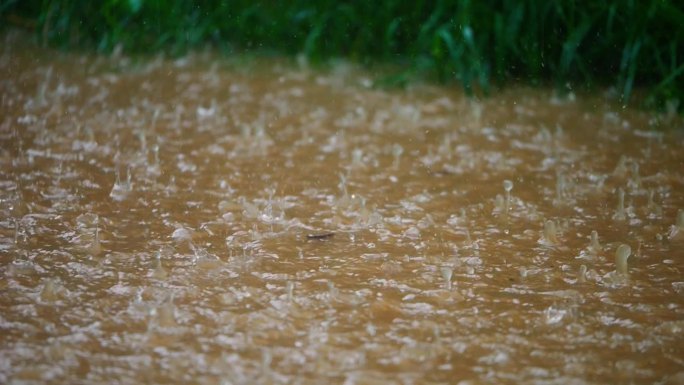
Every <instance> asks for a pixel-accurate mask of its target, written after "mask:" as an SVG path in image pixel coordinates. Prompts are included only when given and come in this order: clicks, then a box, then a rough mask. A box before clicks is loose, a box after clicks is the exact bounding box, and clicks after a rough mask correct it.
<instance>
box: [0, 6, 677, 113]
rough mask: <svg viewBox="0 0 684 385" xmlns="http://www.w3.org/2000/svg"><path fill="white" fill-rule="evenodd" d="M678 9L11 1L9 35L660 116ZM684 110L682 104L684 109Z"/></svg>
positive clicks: (672, 93) (6, 21)
mask: <svg viewBox="0 0 684 385" xmlns="http://www.w3.org/2000/svg"><path fill="white" fill-rule="evenodd" d="M678 4H679V3H678V2H676V1H674V0H672V1H669V0H644V1H637V0H606V1H572V0H564V1H543V0H519V1H506V0H498V1H496V0H463V1H456V0H442V1H440V0H436V1H424V0H414V1H401V0H378V1H363V0H359V1H340V0H321V1H311V0H291V1H276V0H273V1H258V0H234V1H225V0H224V1H221V0H204V1H194V2H188V1H181V0H169V1H161V0H100V1H91V0H42V1H37V0H4V1H2V2H0V16H1V17H2V20H3V23H2V25H5V26H7V25H12V24H14V25H18V26H22V27H24V28H30V29H32V30H33V31H34V32H35V35H36V37H37V38H38V39H39V41H40V42H42V43H43V44H46V45H50V46H58V47H64V48H86V49H93V50H97V51H99V52H109V51H111V50H113V49H114V48H115V47H117V46H121V47H122V48H123V49H124V50H125V51H127V52H131V53H141V52H142V53H146V52H157V51H165V52H168V53H170V54H172V55H181V54H183V53H185V52H187V51H188V50H191V49H194V48H198V47H202V46H205V45H207V44H209V45H211V46H214V47H216V48H217V49H219V50H221V51H223V52H225V53H227V54H230V53H233V52H236V51H245V50H250V51H255V50H256V51H261V50H268V51H277V52H282V53H285V54H299V53H304V54H306V55H307V56H308V57H309V58H310V59H311V60H313V61H319V62H320V61H325V60H326V59H329V58H333V57H348V58H351V59H353V60H356V61H359V62H361V63H366V64H368V63H378V62H379V63H383V62H385V63H399V64H402V65H403V66H404V68H406V71H405V72H403V73H400V74H398V75H397V74H392V75H390V76H388V77H387V79H386V82H387V83H388V84H405V83H406V81H408V79H410V78H411V77H412V76H413V75H415V74H418V75H422V76H425V75H428V76H431V77H434V78H435V79H437V80H439V81H441V82H446V83H448V82H458V83H460V84H461V85H462V86H463V87H464V89H465V90H466V91H467V92H469V93H473V92H478V93H479V92H482V93H487V92H488V91H489V90H490V89H491V88H492V86H501V85H505V84H507V83H511V82H515V83H520V82H524V83H531V84H541V83H552V84H555V85H556V86H557V87H558V89H559V90H567V89H568V87H594V86H614V87H615V89H616V91H617V93H618V95H620V98H621V100H622V101H623V102H624V103H627V102H628V101H629V99H630V96H632V94H633V91H634V90H635V88H637V87H638V88H640V89H645V90H646V94H647V97H646V98H645V103H647V104H648V105H649V106H651V107H653V106H662V105H664V103H665V102H667V101H671V100H674V99H678V100H682V99H683V94H684V9H683V8H682V7H681V6H679V5H678ZM682 104H684V103H682Z"/></svg>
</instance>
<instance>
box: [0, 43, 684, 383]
mask: <svg viewBox="0 0 684 385" xmlns="http://www.w3.org/2000/svg"><path fill="white" fill-rule="evenodd" d="M4 39H5V40H6V43H7V44H4V45H3V48H2V56H1V57H0V68H1V73H2V74H4V75H3V76H2V79H0V92H1V94H2V100H1V107H0V111H1V114H0V116H1V117H0V119H1V121H0V143H1V144H2V147H1V153H0V163H1V170H2V171H0V210H1V212H2V215H1V216H0V219H1V220H0V232H1V233H0V237H1V238H0V271H1V272H2V275H1V277H0V288H1V292H0V328H1V329H2V332H1V333H0V382H1V383H12V382H17V383H20V382H41V383H42V382H45V381H48V382H54V383H74V382H76V383H78V382H89V383H92V382H111V381H113V379H116V380H117V381H119V382H122V383H152V382H155V383H191V382H193V383H195V382H200V383H209V384H211V383H217V384H218V383H226V384H229V383H291V382H294V383H311V384H314V383H325V382H345V383H349V384H353V383H359V384H371V383H387V381H388V380H396V381H398V382H400V383H426V382H439V383H447V382H448V383H454V382H458V381H463V382H462V383H463V384H470V383H521V382H527V383H628V382H631V381H634V382H637V383H649V382H656V381H661V383H665V382H667V381H670V382H671V383H681V381H682V380H683V379H684V344H683V342H684V338H683V336H684V334H683V333H684V277H682V271H683V269H684V251H682V248H683V247H684V212H682V211H681V210H682V209H684V153H683V152H682V148H684V139H683V137H682V134H681V128H680V129H679V131H677V130H671V129H665V130H662V129H660V130H655V129H654V127H656V126H659V127H660V126H665V127H666V128H667V127H670V126H677V125H679V127H681V122H680V121H678V120H677V118H673V117H671V116H670V117H668V116H655V115H649V114H647V113H645V112H642V111H635V110H629V109H622V108H619V107H617V106H616V105H614V104H612V103H611V102H610V101H606V100H604V99H603V98H602V97H596V96H578V97H577V100H576V101H575V100H572V99H567V98H566V99H561V98H557V97H554V96H553V95H552V93H551V92H549V91H545V90H541V91H540V90H534V91H531V90H526V89H511V90H507V91H505V92H503V93H501V94H500V95H494V96H493V97H491V98H488V99H486V100H483V101H479V102H478V101H472V100H467V99H465V98H464V97H463V96H462V95H461V94H460V93H458V92H457V91H455V90H454V89H451V88H438V87H431V86H421V85H415V86H414V87H413V88H411V89H409V90H406V91H381V90H374V89H371V88H368V85H369V84H370V83H371V77H370V76H369V75H368V74H365V73H363V72H362V71H359V70H357V69H355V68H353V67H352V66H349V65H346V64H340V65H338V66H336V67H335V68H334V69H333V70H330V71H325V72H317V71H313V70H309V69H307V68H300V67H296V66H292V65H289V64H287V63H285V62H279V61H272V62H260V63H254V62H249V61H247V62H245V61H242V62H239V63H238V62H237V61H236V60H233V61H226V60H225V59H218V58H216V57H214V56H212V55H211V54H196V55H191V56H189V57H186V58H181V59H176V60H171V59H164V58H161V57H160V58H157V59H153V60H135V59H130V58H104V57H95V56H92V57H91V56H78V55H75V54H61V53H56V52H44V51H39V50H37V49H36V48H35V47H31V46H30V45H28V46H26V45H27V44H24V43H23V41H22V40H20V39H19V40H17V39H16V38H15V37H12V36H11V35H9V36H8V37H5V38H4ZM19 43H21V44H19ZM250 68H251V69H250ZM623 244H624V245H625V246H621V245H623ZM627 252H629V253H627ZM677 381H680V382H677Z"/></svg>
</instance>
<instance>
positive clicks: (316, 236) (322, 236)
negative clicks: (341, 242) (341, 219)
mask: <svg viewBox="0 0 684 385" xmlns="http://www.w3.org/2000/svg"><path fill="white" fill-rule="evenodd" d="M334 235H335V233H323V234H307V235H306V239H316V240H324V239H329V238H332V237H333V236H334Z"/></svg>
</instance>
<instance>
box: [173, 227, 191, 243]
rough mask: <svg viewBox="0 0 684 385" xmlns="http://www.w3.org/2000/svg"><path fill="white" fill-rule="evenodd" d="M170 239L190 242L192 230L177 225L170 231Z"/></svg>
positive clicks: (177, 241)
mask: <svg viewBox="0 0 684 385" xmlns="http://www.w3.org/2000/svg"><path fill="white" fill-rule="evenodd" d="M171 239H173V241H174V242H176V243H183V242H191V241H192V232H191V231H190V230H188V229H186V228H185V227H178V228H176V229H175V230H173V233H171Z"/></svg>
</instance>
